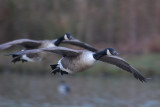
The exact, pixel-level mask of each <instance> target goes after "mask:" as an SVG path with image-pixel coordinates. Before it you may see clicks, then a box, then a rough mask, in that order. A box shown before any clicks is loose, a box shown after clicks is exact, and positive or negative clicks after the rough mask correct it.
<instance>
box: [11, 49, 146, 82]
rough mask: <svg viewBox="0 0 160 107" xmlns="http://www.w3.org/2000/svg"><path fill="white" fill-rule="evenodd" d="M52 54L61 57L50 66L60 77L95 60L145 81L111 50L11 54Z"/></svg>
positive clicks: (50, 50) (55, 50) (36, 51)
mask: <svg viewBox="0 0 160 107" xmlns="http://www.w3.org/2000/svg"><path fill="white" fill-rule="evenodd" d="M44 51H48V52H53V53H56V54H59V55H62V56H63V57H62V58H61V59H60V60H59V61H58V63H57V64H55V65H51V68H52V70H53V71H52V73H54V74H56V73H57V72H60V73H61V75H63V74H68V73H74V72H81V71H84V70H86V69H88V68H90V67H91V66H93V65H94V64H95V62H96V61H97V60H99V61H102V62H106V63H110V64H113V65H116V66H117V67H119V68H121V69H123V70H125V71H128V72H130V73H132V74H133V75H134V77H135V78H136V79H139V80H140V81H142V82H145V81H146V78H144V77H143V76H142V75H141V73H139V72H138V71H137V70H136V69H135V68H133V67H132V66H131V65H130V64H128V63H127V62H126V61H125V60H124V59H122V58H120V57H118V56H114V55H117V54H118V53H117V52H116V51H115V50H114V49H113V48H106V49H104V50H102V51H99V52H91V51H88V50H74V49H70V48H65V47H53V48H41V49H33V50H25V51H20V52H16V53H11V54H10V55H12V54H15V55H23V54H28V53H39V52H44Z"/></svg>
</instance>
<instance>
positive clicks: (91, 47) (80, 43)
mask: <svg viewBox="0 0 160 107" xmlns="http://www.w3.org/2000/svg"><path fill="white" fill-rule="evenodd" d="M62 43H64V44H71V45H75V46H79V47H82V48H84V49H87V50H89V51H92V52H97V51H98V50H97V49H96V48H94V47H93V46H91V45H89V44H87V43H84V42H81V41H80V40H77V39H73V40H64V41H62Z"/></svg>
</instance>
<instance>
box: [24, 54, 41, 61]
mask: <svg viewBox="0 0 160 107" xmlns="http://www.w3.org/2000/svg"><path fill="white" fill-rule="evenodd" d="M21 59H23V60H27V61H29V62H35V61H41V57H39V56H38V55H37V54H24V55H22V57H21Z"/></svg>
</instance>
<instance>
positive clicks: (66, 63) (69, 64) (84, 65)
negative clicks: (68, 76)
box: [58, 51, 96, 73]
mask: <svg viewBox="0 0 160 107" xmlns="http://www.w3.org/2000/svg"><path fill="white" fill-rule="evenodd" d="M79 53H80V54H79V55H78V56H73V57H62V58H61V59H60V60H59V61H58V65H59V67H60V69H61V70H62V71H66V72H68V73H73V72H81V71H84V70H86V69H88V68H90V67H91V66H93V65H94V64H95V62H96V60H95V59H94V57H93V54H94V53H93V52H90V51H79ZM73 65H74V66H73Z"/></svg>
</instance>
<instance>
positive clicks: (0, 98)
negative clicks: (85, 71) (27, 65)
mask: <svg viewBox="0 0 160 107" xmlns="http://www.w3.org/2000/svg"><path fill="white" fill-rule="evenodd" d="M130 77H131V78H129V77H127V78H126V77H125V76H124V77H121V78H118V77H117V78H116V77H76V76H67V77H63V78H62V77H61V76H53V75H46V76H26V75H17V74H1V75H0V107H106V106H107V107H160V80H158V79H154V80H151V81H149V82H148V83H141V82H139V81H137V80H135V79H134V78H132V76H130ZM62 79H63V80H65V81H66V82H67V83H68V84H69V86H70V87H71V92H70V93H69V94H67V95H65V96H64V95H60V93H58V91H57V87H58V85H59V83H60V81H61V80H62Z"/></svg>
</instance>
